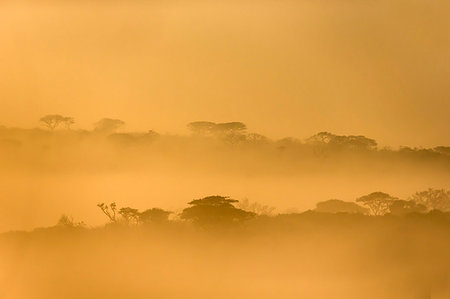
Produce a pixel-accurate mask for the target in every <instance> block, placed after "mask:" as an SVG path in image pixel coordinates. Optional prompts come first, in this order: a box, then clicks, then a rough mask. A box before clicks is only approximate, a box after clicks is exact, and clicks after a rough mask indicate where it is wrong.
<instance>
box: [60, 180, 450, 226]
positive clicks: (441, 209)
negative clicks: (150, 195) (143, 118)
mask: <svg viewBox="0 0 450 299" xmlns="http://www.w3.org/2000/svg"><path fill="white" fill-rule="evenodd" d="M188 205H189V206H188V207H186V208H185V209H183V210H182V211H181V212H180V213H174V212H171V211H166V210H164V209H161V208H150V209H146V210H144V211H139V210H138V209H135V208H131V207H121V208H119V207H117V205H116V203H114V202H113V203H110V204H106V203H100V204H98V205H97V206H98V208H99V209H100V210H101V211H102V213H103V214H104V215H105V216H106V217H107V219H108V224H107V225H113V226H125V227H129V226H146V225H152V224H164V223H166V224H167V223H169V222H172V223H191V224H194V225H197V226H200V227H206V228H208V227H227V226H229V227H232V226H235V225H237V224H244V223H246V222H248V221H252V220H255V219H258V218H264V219H267V218H273V219H277V218H283V217H286V216H289V217H293V216H295V215H298V216H301V215H302V214H305V213H306V214H308V213H311V212H316V213H318V214H341V215H345V214H347V215H357V214H358V215H362V216H367V217H370V216H386V215H390V216H403V215H408V214H427V213H428V214H429V213H431V214H436V213H447V214H448V213H449V212H450V191H446V190H444V189H428V190H425V191H421V192H416V193H414V194H413V195H412V196H411V197H410V198H408V199H399V198H396V197H393V196H391V195H389V194H387V193H384V192H373V193H370V194H368V195H364V196H361V197H359V198H357V199H356V200H355V202H346V201H342V200H337V199H331V200H327V201H322V202H318V203H317V205H316V208H315V209H314V210H312V211H307V212H304V213H288V214H286V213H284V214H283V213H281V214H277V213H274V210H275V208H273V207H269V206H265V205H261V204H258V203H256V202H255V203H250V202H249V201H248V200H245V201H243V202H242V203H240V202H239V201H238V200H235V199H231V198H229V197H226V196H220V195H213V196H207V197H204V198H201V199H195V200H193V201H190V202H188ZM449 215H450V214H449ZM58 226H64V227H85V223H83V222H79V223H77V222H75V221H74V220H73V219H72V218H70V217H68V216H65V215H63V216H62V217H61V219H60V220H59V222H58Z"/></svg>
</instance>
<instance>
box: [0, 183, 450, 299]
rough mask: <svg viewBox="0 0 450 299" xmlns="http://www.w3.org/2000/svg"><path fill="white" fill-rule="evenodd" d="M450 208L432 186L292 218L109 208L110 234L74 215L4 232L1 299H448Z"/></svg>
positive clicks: (215, 208)
mask: <svg viewBox="0 0 450 299" xmlns="http://www.w3.org/2000/svg"><path fill="white" fill-rule="evenodd" d="M449 201H450V197H449V192H448V191H445V190H433V189H430V190H426V191H423V192H417V193H416V194H414V195H413V196H412V197H411V199H408V200H400V199H396V198H394V197H392V196H389V195H388V194H386V193H382V192H374V193H371V194H369V195H365V196H362V197H360V198H358V199H357V200H356V202H342V201H338V200H331V201H326V202H321V203H318V204H317V208H316V210H314V211H306V212H303V213H290V214H275V213H274V211H273V209H272V208H270V207H267V206H262V205H259V204H257V203H249V202H244V203H239V202H237V201H236V200H233V199H230V198H228V197H223V196H208V197H205V198H201V199H197V200H193V201H191V202H189V203H188V207H186V208H185V209H184V210H182V211H181V212H180V213H178V214H177V213H171V212H169V211H165V210H163V209H158V208H151V209H147V210H144V211H142V212H140V211H139V210H137V209H133V208H130V207H123V208H119V207H117V206H116V204H114V203H112V204H105V203H101V204H99V205H98V207H99V209H100V211H101V212H102V213H103V214H104V215H105V216H106V217H107V220H108V223H107V224H106V225H105V226H102V227H91V228H89V227H88V226H87V225H86V224H84V223H82V222H81V223H80V222H76V221H74V220H73V219H71V217H68V216H63V217H61V219H60V220H59V222H58V224H57V225H56V226H54V227H49V228H40V229H35V230H34V231H32V232H10V233H5V234H2V235H1V236H0V256H1V265H0V269H1V270H0V284H1V285H2V288H0V290H1V291H0V296H1V298H14V299H16V298H17V299H22V298H24V299H25V298H337V299H340V298H342V299H344V298H345V299H347V298H373V299H375V298H393V299H394V298H399V299H406V298H417V299H423V298H442V299H444V298H449V296H450V288H449V285H450V255H449V252H450V238H449V236H450V213H449V212H448V211H449V208H450V206H449V205H448V204H449ZM358 203H361V204H362V206H360V205H359V204H358ZM437 205H439V207H440V208H441V209H442V210H438V209H437Z"/></svg>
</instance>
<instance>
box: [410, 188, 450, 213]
mask: <svg viewBox="0 0 450 299" xmlns="http://www.w3.org/2000/svg"><path fill="white" fill-rule="evenodd" d="M410 199H411V200H413V201H415V202H416V203H418V204H422V205H424V206H426V207H427V209H428V210H441V211H444V212H446V211H450V191H446V190H444V189H432V188H430V189H428V190H425V191H422V192H416V193H415V194H414V195H412V196H411V198H410Z"/></svg>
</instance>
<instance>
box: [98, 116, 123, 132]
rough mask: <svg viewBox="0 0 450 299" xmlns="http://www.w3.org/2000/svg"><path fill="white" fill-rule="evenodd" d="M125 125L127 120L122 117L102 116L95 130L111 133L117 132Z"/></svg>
mask: <svg viewBox="0 0 450 299" xmlns="http://www.w3.org/2000/svg"><path fill="white" fill-rule="evenodd" d="M123 125H125V122H124V121H122V120H120V119H112V118H102V119H101V120H99V121H98V122H96V123H95V124H94V130H95V131H97V132H101V133H105V134H109V133H113V132H115V131H116V130H117V129H119V128H120V127H122V126H123Z"/></svg>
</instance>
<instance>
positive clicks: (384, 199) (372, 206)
mask: <svg viewBox="0 0 450 299" xmlns="http://www.w3.org/2000/svg"><path fill="white" fill-rule="evenodd" d="M396 199H397V198H395V197H392V196H390V195H389V194H387V193H383V192H373V193H370V194H369V195H365V196H362V197H360V198H358V199H357V200H356V202H360V203H362V204H363V205H365V206H367V207H368V208H369V210H370V212H371V214H372V215H375V216H380V215H384V214H386V213H388V212H389V209H390V206H391V204H392V203H393V201H394V200H396Z"/></svg>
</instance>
